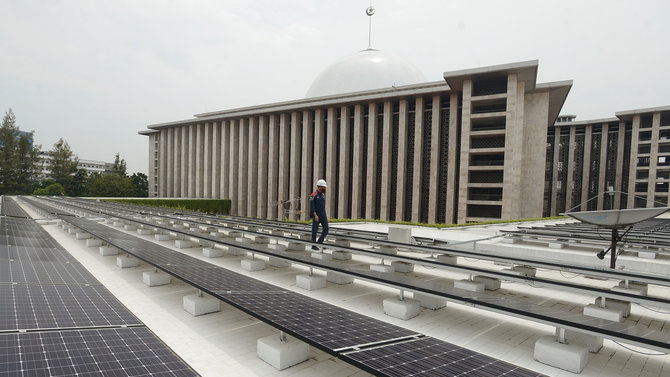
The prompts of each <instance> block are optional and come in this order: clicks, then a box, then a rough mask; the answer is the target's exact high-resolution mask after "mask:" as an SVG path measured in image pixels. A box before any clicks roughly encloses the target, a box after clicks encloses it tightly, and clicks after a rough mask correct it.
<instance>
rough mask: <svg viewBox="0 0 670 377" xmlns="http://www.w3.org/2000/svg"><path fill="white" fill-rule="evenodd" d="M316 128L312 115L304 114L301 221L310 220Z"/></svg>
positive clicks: (304, 112)
mask: <svg viewBox="0 0 670 377" xmlns="http://www.w3.org/2000/svg"><path fill="white" fill-rule="evenodd" d="M313 140H314V127H313V126H312V114H311V112H309V111H303V112H302V164H301V165H302V167H301V169H300V198H301V199H300V202H301V203H300V220H303V221H305V220H309V215H310V214H309V195H310V194H311V193H312V191H313V189H314V182H313V178H312V173H313V166H312V161H313V157H314V156H313V153H312V152H313V149H314V148H313V147H314V145H313Z"/></svg>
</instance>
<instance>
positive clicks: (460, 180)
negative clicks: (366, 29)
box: [140, 48, 670, 223]
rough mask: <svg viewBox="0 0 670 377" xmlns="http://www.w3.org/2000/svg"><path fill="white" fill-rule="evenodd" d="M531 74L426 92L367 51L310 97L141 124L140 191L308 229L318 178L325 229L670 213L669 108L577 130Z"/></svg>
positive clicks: (448, 80)
mask: <svg viewBox="0 0 670 377" xmlns="http://www.w3.org/2000/svg"><path fill="white" fill-rule="evenodd" d="M537 71H538V61H525V62H516V63H510V64H504V65H496V66H488V67H481V68H474V69H465V70H460V71H453V72H445V73H444V74H443V75H442V78H443V79H442V80H440V81H426V79H425V78H424V77H423V75H422V73H421V72H420V71H419V70H417V69H416V68H415V67H414V66H412V65H411V64H410V63H408V62H406V61H404V60H403V59H401V58H399V57H397V56H394V55H392V54H389V53H386V52H383V51H379V50H375V49H372V48H368V49H365V50H362V51H359V52H357V53H355V54H353V55H350V56H347V57H345V58H343V59H340V60H338V61H336V62H335V63H333V64H332V65H330V66H329V67H327V68H326V69H325V70H324V71H323V72H321V74H319V75H318V77H317V78H316V79H315V80H314V82H313V83H312V85H311V86H310V88H309V90H308V91H307V94H306V98H303V99H298V100H294V101H288V102H279V103H270V104H263V105H258V106H251V107H245V108H237V109H229V110H222V111H215V112H209V113H204V114H196V115H195V116H194V117H193V118H192V119H187V120H180V121H174V122H168V123H161V124H153V125H149V126H148V129H146V130H143V131H141V132H140V134H142V135H146V136H148V140H149V195H150V196H154V197H185V198H225V199H231V201H232V209H231V212H232V214H235V215H240V216H249V217H258V218H268V219H286V218H288V219H302V220H307V219H308V218H309V213H308V210H306V209H307V208H309V204H308V197H309V194H310V193H311V192H312V191H314V183H315V182H316V180H317V179H320V178H323V179H325V180H326V181H327V183H328V193H327V195H326V198H327V207H326V208H327V212H328V215H329V217H331V218H351V219H382V220H394V221H412V222H423V223H465V222H472V221H487V220H495V219H517V218H536V217H543V216H550V215H551V216H553V215H557V214H559V213H562V212H565V211H569V210H571V209H572V210H580V209H581V210H594V209H603V208H604V209H609V208H633V207H649V206H655V205H667V203H668V182H670V106H667V107H662V108H650V109H642V110H634V111H622V112H617V113H616V114H615V115H616V116H615V117H612V118H607V119H597V120H590V121H574V116H561V117H559V114H560V112H561V108H562V106H563V104H564V102H565V100H566V97H567V95H568V93H569V91H570V88H571V86H572V81H558V82H547V83H538V82H537V81H536V79H537ZM606 191H609V192H611V193H612V195H599V194H602V193H604V192H606ZM625 193H629V194H625ZM633 194H634V195H633ZM590 199H593V200H590Z"/></svg>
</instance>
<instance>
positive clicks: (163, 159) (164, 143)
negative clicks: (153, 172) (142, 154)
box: [158, 129, 168, 198]
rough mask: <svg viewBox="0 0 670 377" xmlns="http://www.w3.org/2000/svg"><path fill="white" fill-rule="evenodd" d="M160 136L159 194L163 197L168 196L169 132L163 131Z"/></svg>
mask: <svg viewBox="0 0 670 377" xmlns="http://www.w3.org/2000/svg"><path fill="white" fill-rule="evenodd" d="M160 132H161V134H160V135H161V136H160V144H159V145H160V146H159V150H158V155H159V159H160V161H159V163H160V169H159V170H158V192H159V193H160V196H161V197H163V198H164V197H166V196H167V192H168V191H167V185H168V181H167V149H168V131H167V130H166V129H162V130H161V131H160Z"/></svg>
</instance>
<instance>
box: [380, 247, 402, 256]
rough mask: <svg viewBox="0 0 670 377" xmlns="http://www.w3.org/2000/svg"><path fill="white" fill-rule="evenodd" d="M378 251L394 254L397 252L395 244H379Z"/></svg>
mask: <svg viewBox="0 0 670 377" xmlns="http://www.w3.org/2000/svg"><path fill="white" fill-rule="evenodd" d="M379 252H380V253H382V254H388V255H396V254H398V248H397V247H395V246H389V245H381V246H379Z"/></svg>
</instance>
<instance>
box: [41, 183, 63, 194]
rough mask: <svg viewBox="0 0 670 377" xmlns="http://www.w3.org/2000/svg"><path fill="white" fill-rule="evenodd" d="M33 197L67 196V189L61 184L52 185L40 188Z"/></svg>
mask: <svg viewBox="0 0 670 377" xmlns="http://www.w3.org/2000/svg"><path fill="white" fill-rule="evenodd" d="M33 195H51V196H54V195H61V196H62V195H65V189H64V188H63V186H61V184H60V183H52V184H50V185H49V186H47V187H39V188H36V189H35V191H33Z"/></svg>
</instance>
